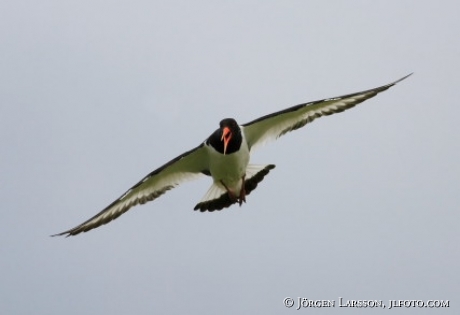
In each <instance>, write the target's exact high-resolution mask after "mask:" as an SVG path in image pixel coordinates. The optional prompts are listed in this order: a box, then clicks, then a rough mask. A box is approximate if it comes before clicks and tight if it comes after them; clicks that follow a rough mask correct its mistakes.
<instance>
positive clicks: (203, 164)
mask: <svg viewBox="0 0 460 315" xmlns="http://www.w3.org/2000/svg"><path fill="white" fill-rule="evenodd" d="M410 75H411V74H409V75H407V76H405V77H403V78H401V79H399V80H397V81H395V82H393V83H390V84H387V85H383V86H381V87H377V88H374V89H370V90H366V91H362V92H357V93H352V94H348V95H343V96H338V97H333V98H328V99H323V100H319V101H314V102H309V103H304V104H299V105H296V106H292V107H289V108H286V109H284V110H281V111H278V112H275V113H272V114H269V115H266V116H262V117H260V118H257V119H255V120H253V121H250V122H248V123H246V124H242V125H239V124H238V123H237V122H236V120H235V119H233V118H226V119H223V120H222V121H221V122H220V125H219V128H218V129H217V130H216V131H214V132H213V133H212V134H211V135H210V136H209V137H208V138H207V139H206V140H205V141H204V142H203V143H201V144H200V145H199V146H197V147H195V148H193V149H192V150H190V151H187V152H185V153H183V154H181V155H179V156H178V157H176V158H174V159H172V160H171V161H169V162H168V163H166V164H164V165H163V166H161V167H159V168H157V169H156V170H154V171H153V172H151V173H150V174H148V175H147V176H145V177H144V178H143V179H142V180H141V181H139V182H138V183H137V184H135V185H134V186H133V187H131V188H130V189H129V190H128V191H127V192H125V193H124V194H123V195H122V196H121V197H120V198H118V199H116V200H115V201H114V202H112V203H111V204H110V205H108V206H107V207H106V208H105V209H103V210H102V211H101V212H99V213H98V214H96V215H95V216H93V217H92V218H90V219H88V220H87V221H85V222H83V223H81V224H80V225H78V226H76V227H74V228H72V229H70V230H67V231H65V232H62V233H58V234H55V235H53V236H58V235H66V236H71V235H77V234H79V233H82V232H87V231H89V230H91V229H94V228H97V227H99V226H101V225H104V224H107V223H109V222H110V221H112V220H114V219H116V218H118V217H119V216H120V215H122V214H123V213H125V212H126V211H128V210H129V209H131V208H132V207H133V206H135V205H138V204H144V203H146V202H149V201H152V200H154V199H156V198H158V197H160V196H161V195H163V194H164V193H165V192H167V191H168V190H170V189H172V188H174V187H176V186H177V185H179V184H181V183H183V182H185V181H188V180H191V179H196V178H199V177H201V176H204V175H207V176H210V177H211V178H212V185H211V187H210V188H209V190H208V191H207V193H206V194H205V195H204V197H203V198H202V199H201V201H200V202H199V203H198V204H197V205H196V206H195V208H194V210H199V211H201V212H205V211H215V210H221V209H223V208H227V207H230V206H231V205H233V204H236V203H237V204H239V205H240V206H241V204H242V203H243V202H246V196H247V195H249V194H250V193H251V192H252V191H253V190H254V189H255V188H256V187H257V185H258V184H259V183H260V182H261V181H262V180H263V179H264V177H265V176H266V175H267V174H268V173H269V172H270V170H272V169H273V168H275V165H273V164H268V165H256V164H249V160H250V154H251V151H252V150H253V149H254V148H255V147H256V146H258V145H260V144H262V143H264V142H266V141H269V140H275V139H277V138H279V137H281V136H283V135H284V134H286V133H288V132H290V131H293V130H296V129H299V128H301V127H303V126H305V125H306V124H308V123H310V122H312V121H313V120H315V119H316V118H319V117H322V116H326V115H332V114H335V113H340V112H343V111H344V110H347V109H349V108H352V107H354V106H356V105H357V104H359V103H361V102H364V101H365V100H368V99H370V98H372V97H374V96H376V95H377V94H379V93H380V92H383V91H385V90H387V89H389V88H390V87H392V86H393V85H395V84H396V83H398V82H400V81H402V80H404V79H406V78H407V77H408V76H410Z"/></svg>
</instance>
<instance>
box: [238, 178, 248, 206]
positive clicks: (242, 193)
mask: <svg viewBox="0 0 460 315" xmlns="http://www.w3.org/2000/svg"><path fill="white" fill-rule="evenodd" d="M245 178H246V175H243V177H242V178H241V180H242V181H243V182H242V183H241V190H240V199H239V201H238V203H239V204H240V207H241V204H242V203H243V202H246V189H245V187H244V186H245V183H246V181H245Z"/></svg>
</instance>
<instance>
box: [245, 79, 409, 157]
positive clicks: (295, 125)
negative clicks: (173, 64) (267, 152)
mask: <svg viewBox="0 0 460 315" xmlns="http://www.w3.org/2000/svg"><path fill="white" fill-rule="evenodd" d="M410 75H411V74H409V75H407V76H405V77H403V78H401V79H399V80H397V81H395V82H393V83H390V84H387V85H383V86H380V87H377V88H374V89H370V90H366V91H362V92H357V93H352V94H347V95H343V96H338V97H334V98H328V99H324V100H319V101H314V102H309V103H304V104H299V105H296V106H292V107H290V108H287V109H284V110H281V111H278V112H275V113H272V114H269V115H266V116H263V117H260V118H258V119H256V120H253V121H251V122H249V123H246V124H244V125H243V130H244V134H245V136H246V140H247V141H248V145H249V148H250V149H251V148H253V147H255V146H258V145H260V144H263V143H265V142H266V141H270V140H275V139H278V138H279V137H281V136H282V135H284V134H286V133H288V132H290V131H293V130H296V129H299V128H301V127H303V126H305V125H306V124H308V123H310V122H312V121H313V120H315V119H316V118H319V117H322V116H327V115H332V114H335V113H340V112H343V111H344V110H347V109H349V108H352V107H354V106H356V105H358V104H359V103H361V102H364V101H365V100H368V99H370V98H372V97H374V96H376V95H377V94H379V93H380V92H383V91H385V90H387V89H389V88H390V87H392V86H393V85H395V84H396V83H398V82H400V81H402V80H404V79H406V78H407V77H408V76H410Z"/></svg>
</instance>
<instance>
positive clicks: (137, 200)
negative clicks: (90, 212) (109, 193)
mask: <svg viewBox="0 0 460 315" xmlns="http://www.w3.org/2000/svg"><path fill="white" fill-rule="evenodd" d="M207 157H208V155H207V152H206V146H205V145H204V143H203V144H201V145H200V146H198V147H196V148H194V149H192V150H190V151H187V152H185V153H183V154H181V155H179V156H178V157H176V158H175V159H173V160H171V161H169V162H168V163H166V164H165V165H163V166H161V167H160V168H158V169H156V170H154V171H153V172H151V173H150V174H148V175H147V176H145V177H144V178H143V179H142V180H141V181H140V182H138V183H137V184H136V185H134V186H133V187H131V188H130V189H129V190H128V191H127V192H125V193H124V194H123V195H122V196H121V197H120V198H118V199H117V200H115V201H114V202H112V203H111V204H110V205H109V206H107V207H106V208H105V209H104V210H102V211H101V212H99V213H98V214H96V215H95V216H94V217H92V218H90V219H88V220H87V221H85V222H83V223H82V224H80V225H78V226H76V227H74V228H73V229H70V230H68V231H65V232H62V233H59V234H55V235H53V236H58V235H65V234H67V236H71V235H77V234H79V233H81V232H87V231H89V230H91V229H94V228H97V227H99V226H101V225H103V224H107V223H109V222H110V221H112V220H114V219H116V218H118V217H119V216H120V215H122V214H123V213H125V212H126V211H128V210H129V209H130V208H131V207H133V206H135V205H137V204H144V203H146V202H148V201H152V200H154V199H156V198H158V197H159V196H161V195H162V194H164V193H165V192H166V191H168V190H170V189H172V188H174V187H175V186H177V185H179V184H181V183H183V182H185V181H187V180H192V179H195V178H197V177H199V176H201V175H203V174H204V173H207V172H209V171H208V161H207Z"/></svg>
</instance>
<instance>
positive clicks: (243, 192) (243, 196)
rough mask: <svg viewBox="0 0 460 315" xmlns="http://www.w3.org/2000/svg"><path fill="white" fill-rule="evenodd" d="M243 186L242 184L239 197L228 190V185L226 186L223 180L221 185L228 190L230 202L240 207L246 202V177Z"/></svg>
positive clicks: (243, 178)
mask: <svg viewBox="0 0 460 315" xmlns="http://www.w3.org/2000/svg"><path fill="white" fill-rule="evenodd" d="M241 179H242V181H243V182H242V184H241V190H240V195H239V197H237V196H236V195H235V194H234V193H233V192H232V191H231V190H230V189H228V187H227V185H225V184H224V182H223V181H222V180H221V181H220V183H221V184H222V186H224V187H225V189H226V190H227V193H228V196H229V197H230V200H231V201H233V202H238V203H239V205H240V207H241V205H242V204H243V202H246V189H244V184H245V176H243V177H242V178H241Z"/></svg>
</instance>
